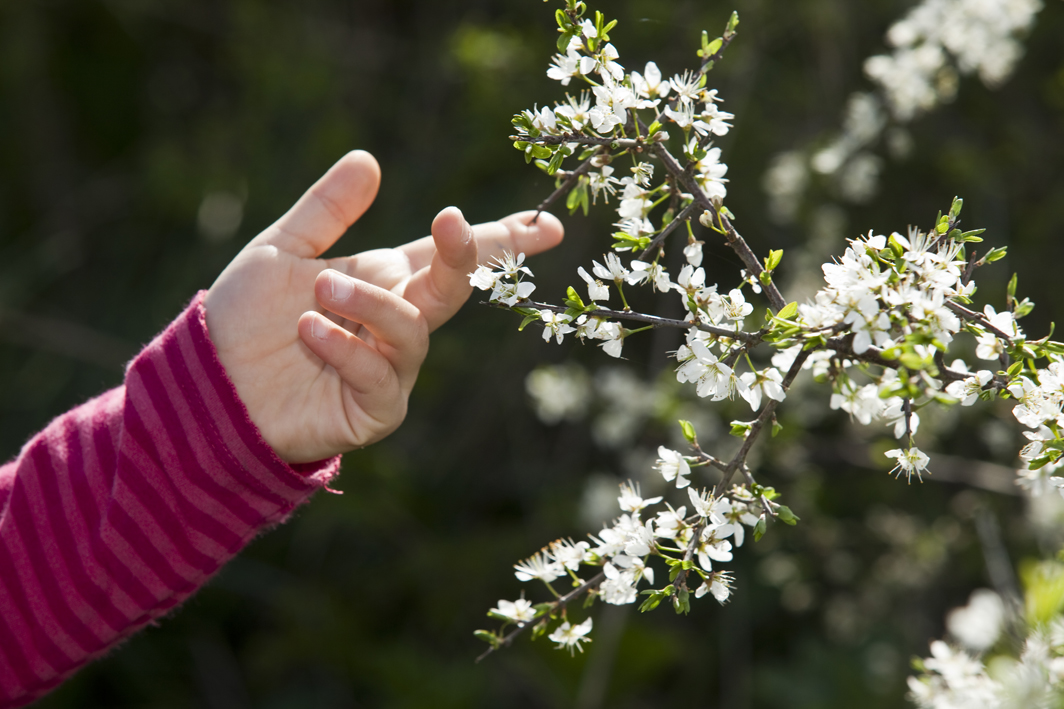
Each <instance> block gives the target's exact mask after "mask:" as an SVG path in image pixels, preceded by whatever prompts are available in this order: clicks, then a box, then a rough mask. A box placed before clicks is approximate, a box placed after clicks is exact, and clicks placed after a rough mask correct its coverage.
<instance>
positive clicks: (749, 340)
mask: <svg viewBox="0 0 1064 709" xmlns="http://www.w3.org/2000/svg"><path fill="white" fill-rule="evenodd" d="M488 305H494V306H496V307H501V308H505V309H507V310H509V309H510V308H509V307H508V306H506V305H499V304H498V303H488ZM514 307H520V308H536V309H538V310H549V311H551V312H552V313H564V312H566V311H567V310H569V308H567V307H566V306H564V305H551V304H550V303H537V302H535V301H532V300H525V301H521V302H520V303H518V304H517V305H516V306H514ZM585 315H588V316H589V317H593V318H612V319H614V320H630V321H632V322H640V323H645V324H647V325H650V326H652V327H675V328H680V329H683V330H701V331H702V332H708V333H709V334H710V335H715V336H716V337H726V338H728V339H730V340H737V341H739V342H742V343H744V344H745V345H747V346H749V347H753V346H755V345H758V344H760V343H761V341H762V338H763V337H764V332H763V331H760V330H759V331H758V332H744V331H742V330H729V329H727V328H724V327H716V326H715V325H706V324H704V323H696V322H689V321H687V320H674V319H672V318H661V317H658V316H657V315H646V314H644V313H637V312H634V311H631V310H610V309H609V308H598V309H596V310H589V311H587V312H586V313H585Z"/></svg>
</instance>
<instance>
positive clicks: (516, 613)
mask: <svg viewBox="0 0 1064 709" xmlns="http://www.w3.org/2000/svg"><path fill="white" fill-rule="evenodd" d="M658 453H659V456H660V457H659V460H658V462H657V465H656V466H655V467H656V468H657V469H658V470H659V471H660V472H661V474H662V476H663V477H664V478H665V480H666V481H668V482H673V481H675V483H676V486H677V487H678V488H684V487H686V488H687V494H688V500H689V502H690V506H691V511H690V514H688V508H687V506H686V505H681V506H679V507H673V506H672V505H669V504H667V503H666V504H664V505H663V507H664V509H658V510H657V512H656V514H654V515H651V514H649V513H648V512H646V510H647V509H648V508H649V507H651V506H655V505H659V503H661V502H662V499H663V498H662V497H660V496H657V497H650V498H644V497H642V494H641V492H640V489H639V486H638V485H637V484H633V483H631V482H629V483H624V484H622V485H621V488H620V495H619V496H618V498H617V503H618V505H619V507H620V509H621V512H622V514H621V515H620V516H619V517H618V518H616V519H615V520H614V521H613V522H612V523H611V524H610V525H608V526H605V527H603V528H602V529H601V530H600V531H599V532H598V534H589V535H588V539H589V540H590V541H579V542H574V541H573V540H571V539H558V540H556V541H554V542H551V543H550V544H549V545H548V546H546V547H544V548H543V549H541V550H540V551H539V552H537V553H535V554H533V555H532V556H531V557H529V558H527V559H525V560H523V561H521V562H519V563H517V564H515V565H514V575H515V577H516V578H517V580H518V581H522V582H529V581H537V580H538V581H540V582H542V583H543V584H545V585H546V586H547V588H548V589H549V591H550V594H551V595H552V596H553V597H554V598H555V599H556V600H555V601H554V602H548V603H542V604H539V605H536V606H533V605H532V604H531V603H530V602H529V601H526V600H525V598H524V595H523V594H522V596H521V598H519V599H518V600H516V601H507V600H500V601H499V603H498V607H496V608H492V609H491V610H490V611H489V612H488V615H489V617H491V618H494V619H496V620H499V621H502V623H503V625H502V628H501V629H500V631H499V632H493V631H487V630H481V631H477V634H478V637H481V638H482V639H484V640H486V641H487V642H489V643H490V644H491V645H492V647H493V648H497V647H500V646H502V645H503V644H507V643H508V642H509V641H510V638H511V637H512V636H513V635H515V634H516V633H519V632H521V631H522V630H524V629H525V627H526V626H528V625H529V624H533V625H534V626H535V627H534V632H535V633H538V634H542V633H545V632H547V629H548V627H549V626H550V625H551V624H554V629H553V632H551V633H550V634H549V635H548V638H549V639H550V640H552V641H553V642H555V643H556V646H557V647H558V648H559V649H568V650H570V652H572V651H573V650H581V651H582V647H581V643H585V642H590V641H591V638H589V637H588V633H589V632H590V630H591V627H592V620H591V618H587V619H586V620H584V621H583V622H581V623H579V624H576V625H574V624H572V623H571V622H570V621H569V620H568V619H567V618H566V605H565V604H566V603H567V602H568V600H569V598H570V597H571V595H572V594H573V593H576V592H586V593H588V594H590V595H591V597H592V598H598V599H600V600H602V601H603V602H605V603H609V604H612V605H628V604H632V603H635V602H636V600H638V598H639V596H640V595H641V594H640V591H639V588H638V587H639V585H640V584H641V583H644V582H645V583H646V584H648V585H650V586H654V583H655V578H656V574H655V570H654V568H653V566H651V564H650V561H651V559H653V558H658V559H659V560H660V561H662V562H664V564H665V565H666V566H667V567H668V568H669V570H670V571H669V581H670V583H669V584H668V585H666V586H664V587H663V588H659V589H654V588H651V589H648V590H646V591H643V592H642V595H645V596H647V598H646V599H645V600H644V601H643V603H642V605H641V609H642V610H650V609H652V608H654V607H656V606H658V605H659V604H660V603H661V602H662V601H664V600H667V599H671V600H672V603H673V605H674V606H675V607H676V608H677V610H678V611H683V612H686V611H687V610H688V609H689V604H690V596H691V595H692V591H691V590H690V588H689V586H688V579H689V578H691V577H697V579H698V581H699V583H698V584H697V586H695V587H694V591H693V595H694V597H695V598H701V597H702V596H704V595H706V594H709V595H711V596H713V598H715V599H716V600H717V601H718V602H720V603H725V602H726V601H727V600H728V599H729V598H730V596H731V593H732V588H733V585H734V580H733V577H732V575H731V574H730V573H729V572H728V571H725V570H722V569H718V568H714V564H715V563H716V564H720V563H723V562H728V561H731V560H732V554H733V548H734V547H740V546H742V545H743V541H744V540H745V538H746V533H745V527H753V528H755V535H757V536H759V535H760V533H761V532H762V531H763V529H764V524H765V515H766V510H768V511H771V512H772V513H773V514H779V510H781V509H783V510H786V508H784V507H782V506H781V505H779V504H778V503H775V502H772V501H771V500H772V499H773V498H774V497H775V496H776V493H775V492H774V491H773V490H771V489H768V488H757V489H756V490H755V491H752V490H751V489H750V488H749V487H748V486H738V485H737V486H734V487H733V488H732V489H731V490H729V491H728V492H727V493H726V494H724V495H720V496H718V495H715V494H714V492H713V491H712V490H710V489H697V490H696V489H695V488H694V487H688V485H689V480H688V479H687V475H689V474H690V471H691V465H692V464H694V465H696V466H697V465H700V464H704V462H703V461H700V460H699V459H698V458H697V457H695V458H690V459H689V458H688V457H685V456H683V455H681V454H680V453H678V452H677V451H674V450H670V449H668V448H665V447H662V448H660V449H659V451H658ZM785 514H788V515H789V514H791V513H790V511H789V510H787V512H786V513H785ZM585 569H591V570H592V572H593V575H592V576H590V577H588V578H585V577H583V576H581V575H580V573H581V572H582V571H583V570H585ZM564 578H568V579H569V580H571V582H572V586H573V587H575V588H576V591H575V592H570V593H569V594H566V595H564V596H563V595H561V594H560V593H559V592H558V590H557V589H555V588H554V585H553V584H554V582H556V581H558V580H559V579H564ZM559 620H560V622H558V621H559ZM510 625H515V626H516V629H515V630H511V631H510V634H507V633H506V632H505V631H506V629H507V627H508V626H510Z"/></svg>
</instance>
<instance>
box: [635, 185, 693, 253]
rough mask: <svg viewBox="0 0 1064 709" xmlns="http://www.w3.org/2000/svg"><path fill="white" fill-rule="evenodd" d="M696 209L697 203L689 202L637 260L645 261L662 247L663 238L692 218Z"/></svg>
mask: <svg viewBox="0 0 1064 709" xmlns="http://www.w3.org/2000/svg"><path fill="white" fill-rule="evenodd" d="M673 194H674V195H675V194H676V192H675V191H674V192H673ZM698 207H699V205H698V202H691V204H689V205H687V206H686V207H684V208H683V210H682V211H681V212H680V213H679V214H677V215H676V218H675V219H673V220H672V221H671V222H669V223H668V224H667V225H666V226H665V228H664V229H662V230H661V233H660V234H658V235H657V236H655V237H654V240H653V241H651V242H650V244H649V245H648V246H647V247H646V248H645V249H643V251H642V252H641V253H640V254H639V260H640V261H643V260H645V259H646V258H647V257H648V256H649V255H650V252H651V251H653V250H654V249H656V248H658V247H659V246H662V245H663V244H664V243H665V237H667V236H668V235H669V234H671V233H672V232H673V230H675V229H676V228H677V227H678V226H680V225H681V224H683V223H684V222H686V221H687V220H688V219H690V218H691V217H693V216H694V214H695V212H696V211H697V210H698Z"/></svg>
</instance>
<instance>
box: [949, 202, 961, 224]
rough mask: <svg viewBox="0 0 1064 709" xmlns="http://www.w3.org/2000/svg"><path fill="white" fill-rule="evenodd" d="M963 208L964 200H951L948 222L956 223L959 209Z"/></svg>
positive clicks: (959, 213) (959, 212)
mask: <svg viewBox="0 0 1064 709" xmlns="http://www.w3.org/2000/svg"><path fill="white" fill-rule="evenodd" d="M963 207H964V200H963V199H961V198H960V197H954V198H953V204H951V205H950V208H949V218H950V221H956V219H957V217H959V216H960V215H961V209H962V208H963Z"/></svg>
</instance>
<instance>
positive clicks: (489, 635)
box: [473, 630, 501, 650]
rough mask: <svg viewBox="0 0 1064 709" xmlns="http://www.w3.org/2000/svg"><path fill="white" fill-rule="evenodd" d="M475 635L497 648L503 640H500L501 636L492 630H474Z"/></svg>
mask: <svg viewBox="0 0 1064 709" xmlns="http://www.w3.org/2000/svg"><path fill="white" fill-rule="evenodd" d="M473 636H474V637H476V638H477V639H478V640H483V641H484V642H486V643H487V644H489V645H491V646H492V647H493V648H495V649H496V650H497V649H498V648H499V643H500V642H501V641H500V640H499V636H498V635H496V634H495V633H493V632H491V631H490V630H474V631H473Z"/></svg>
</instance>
